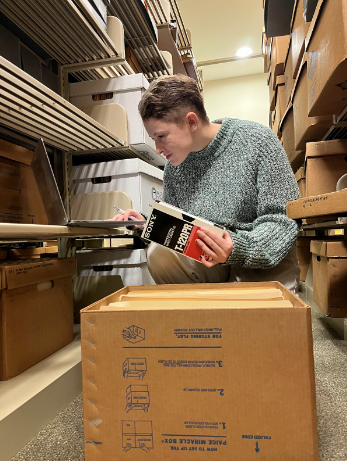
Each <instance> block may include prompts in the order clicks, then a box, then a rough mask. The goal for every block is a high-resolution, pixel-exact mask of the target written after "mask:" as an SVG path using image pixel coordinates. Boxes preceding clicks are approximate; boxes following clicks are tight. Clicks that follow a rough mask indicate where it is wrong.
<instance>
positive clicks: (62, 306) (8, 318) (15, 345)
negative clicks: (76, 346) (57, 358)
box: [0, 258, 76, 380]
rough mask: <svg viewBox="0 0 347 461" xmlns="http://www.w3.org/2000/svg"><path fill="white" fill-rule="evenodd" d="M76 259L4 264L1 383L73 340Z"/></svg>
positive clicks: (0, 282)
mask: <svg viewBox="0 0 347 461" xmlns="http://www.w3.org/2000/svg"><path fill="white" fill-rule="evenodd" d="M75 273H76V261H75V259H74V258H67V259H50V260H42V261H38V262H35V261H31V260H28V261H23V262H19V261H5V262H3V263H1V264H0V293H1V297H0V316H1V327H0V379H1V380H5V379H9V378H13V377H14V376H17V375H18V374H20V373H22V372H23V371H25V370H27V369H28V368H30V367H31V366H33V365H35V364H36V363H38V362H40V361H41V360H43V359H45V358H46V357H48V356H49V355H51V354H53V353H54V352H56V351H57V350H59V349H61V348H62V347H64V346H66V344H68V343H70V342H71V341H72V339H73V306H72V275H74V274H75Z"/></svg>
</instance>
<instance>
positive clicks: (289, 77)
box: [284, 40, 295, 106]
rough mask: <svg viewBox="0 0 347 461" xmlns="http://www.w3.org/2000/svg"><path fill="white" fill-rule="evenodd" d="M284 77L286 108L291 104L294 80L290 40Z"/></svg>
mask: <svg viewBox="0 0 347 461" xmlns="http://www.w3.org/2000/svg"><path fill="white" fill-rule="evenodd" d="M284 66H285V67H284V76H285V98H286V99H285V102H286V106H288V105H289V104H290V103H291V97H292V90H293V87H294V82H295V79H294V77H293V60H292V41H291V40H290V42H289V45H288V49H287V54H286V60H285V65H284Z"/></svg>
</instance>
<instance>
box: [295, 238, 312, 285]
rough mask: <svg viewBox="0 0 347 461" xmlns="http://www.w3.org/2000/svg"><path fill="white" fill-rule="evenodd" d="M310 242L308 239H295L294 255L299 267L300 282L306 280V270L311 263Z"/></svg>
mask: <svg viewBox="0 0 347 461" xmlns="http://www.w3.org/2000/svg"><path fill="white" fill-rule="evenodd" d="M310 242H311V239H310V238H308V237H298V238H297V239H296V254H297V257H298V263H299V267H300V281H301V282H304V281H305V280H306V276H307V272H308V268H309V265H310V262H311V251H310Z"/></svg>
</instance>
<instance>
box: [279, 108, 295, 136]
mask: <svg viewBox="0 0 347 461" xmlns="http://www.w3.org/2000/svg"><path fill="white" fill-rule="evenodd" d="M292 109H293V104H292V103H291V102H290V103H289V104H288V107H287V110H286V111H285V113H284V115H283V117H282V120H281V121H280V124H279V127H278V129H279V131H280V133H282V128H283V125H284V122H285V119H286V117H287V116H288V114H289V112H290V111H291V110H292Z"/></svg>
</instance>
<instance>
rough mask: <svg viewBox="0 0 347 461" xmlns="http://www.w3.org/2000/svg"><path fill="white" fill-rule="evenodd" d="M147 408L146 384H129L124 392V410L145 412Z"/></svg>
mask: <svg viewBox="0 0 347 461" xmlns="http://www.w3.org/2000/svg"><path fill="white" fill-rule="evenodd" d="M148 408H149V391H148V386H147V385H146V384H131V385H130V386H128V388H127V392H126V407H125V411H126V412H127V413H128V411H130V410H143V411H144V412H145V413H147V411H148Z"/></svg>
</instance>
